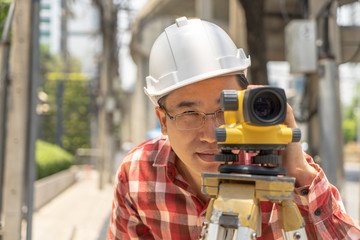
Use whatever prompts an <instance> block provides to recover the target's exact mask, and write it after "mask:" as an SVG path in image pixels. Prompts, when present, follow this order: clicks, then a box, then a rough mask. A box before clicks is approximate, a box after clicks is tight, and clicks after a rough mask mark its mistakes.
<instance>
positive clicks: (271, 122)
mask: <svg viewBox="0 0 360 240" xmlns="http://www.w3.org/2000/svg"><path fill="white" fill-rule="evenodd" d="M226 91H227V92H226ZM221 107H222V109H223V110H224V121H225V124H224V125H222V126H220V127H219V128H217V129H216V131H215V137H216V140H217V142H218V145H219V147H220V148H222V149H223V148H224V147H225V148H226V147H227V148H230V149H248V150H256V149H279V148H282V147H285V146H286V145H287V144H288V143H290V142H295V141H299V140H300V137H301V132H300V130H299V129H292V128H289V127H287V126H286V125H284V124H283V123H284V120H285V117H286V107H287V106H286V96H285V92H284V90H283V89H280V88H275V87H260V88H255V89H249V90H241V91H236V90H225V92H224V93H223V94H222V96H221ZM252 148H254V149H252Z"/></svg>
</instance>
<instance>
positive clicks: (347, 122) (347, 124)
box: [342, 86, 360, 143]
mask: <svg viewBox="0 0 360 240" xmlns="http://www.w3.org/2000/svg"><path fill="white" fill-rule="evenodd" d="M357 87H358V88H359V87H360V86H357ZM359 101H360V98H359V96H356V97H354V98H353V100H352V103H351V105H350V106H348V107H346V108H345V109H344V112H343V117H344V120H343V123H342V128H343V133H344V140H345V143H348V142H353V141H356V140H357V129H358V127H359V126H358V122H359V118H360V109H359Z"/></svg>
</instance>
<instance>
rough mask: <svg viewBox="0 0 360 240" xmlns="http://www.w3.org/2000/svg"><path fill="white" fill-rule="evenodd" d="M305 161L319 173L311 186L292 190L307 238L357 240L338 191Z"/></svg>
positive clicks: (357, 231) (359, 231)
mask: <svg viewBox="0 0 360 240" xmlns="http://www.w3.org/2000/svg"><path fill="white" fill-rule="evenodd" d="M306 159H307V161H308V163H309V164H310V165H311V166H312V167H314V168H315V169H316V171H317V172H318V173H317V176H316V177H315V179H314V180H313V182H312V183H311V184H310V185H308V186H304V187H300V188H295V190H294V202H295V203H296V204H297V205H298V208H299V210H300V212H301V214H302V216H303V218H304V220H305V223H306V225H305V229H306V232H307V235H308V238H309V239H360V228H359V226H358V225H357V224H356V223H355V222H354V221H353V219H352V218H351V217H350V216H349V215H347V214H346V212H345V208H344V205H343V202H342V200H341V196H340V194H339V191H338V190H337V189H336V187H335V186H333V185H331V184H330V183H329V181H328V180H327V178H326V175H325V173H324V171H323V170H322V169H321V168H320V167H319V165H317V164H315V163H314V162H313V160H312V158H311V157H310V156H306Z"/></svg>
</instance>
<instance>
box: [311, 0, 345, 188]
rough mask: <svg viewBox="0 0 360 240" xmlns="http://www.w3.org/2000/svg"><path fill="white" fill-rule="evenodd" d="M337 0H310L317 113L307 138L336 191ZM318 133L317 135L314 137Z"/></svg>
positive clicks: (339, 158) (339, 142)
mask: <svg viewBox="0 0 360 240" xmlns="http://www.w3.org/2000/svg"><path fill="white" fill-rule="evenodd" d="M337 4H338V3H337V2H336V1H327V0H310V1H309V17H310V19H313V20H315V21H316V23H317V34H318V40H319V41H318V43H320V44H319V48H318V49H319V52H318V57H319V62H318V72H317V73H316V74H311V75H310V79H312V80H311V81H312V82H311V84H312V85H313V86H314V88H316V89H317V90H318V91H316V92H314V93H315V94H316V96H313V99H314V100H315V101H314V102H312V104H313V109H316V110H317V111H316V114H315V115H317V116H316V117H315V118H314V119H313V122H310V128H309V129H311V131H309V139H312V138H313V139H315V140H316V141H317V142H314V143H310V144H309V145H310V146H311V145H312V144H314V145H315V146H316V147H318V149H315V150H317V151H316V154H319V157H320V165H321V167H322V168H323V169H324V171H325V173H326V176H327V177H328V179H329V181H330V182H331V183H332V184H334V185H335V186H336V187H337V188H338V189H339V191H340V192H341V190H342V182H343V179H344V166H343V149H342V148H343V135H342V128H341V107H340V106H341V104H340V92H339V91H340V90H339V78H338V67H337V63H339V62H340V58H341V54H340V39H339V37H340V34H339V26H338V25H337V22H336V11H337V7H338V6H337ZM314 135H317V136H314Z"/></svg>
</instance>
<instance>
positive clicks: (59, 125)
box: [56, 0, 70, 148]
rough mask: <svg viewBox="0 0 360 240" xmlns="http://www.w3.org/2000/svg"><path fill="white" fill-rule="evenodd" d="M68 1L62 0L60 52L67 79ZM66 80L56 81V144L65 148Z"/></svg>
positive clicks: (68, 68) (68, 69) (68, 62)
mask: <svg viewBox="0 0 360 240" xmlns="http://www.w3.org/2000/svg"><path fill="white" fill-rule="evenodd" d="M67 1H68V0H61V38H60V50H61V59H62V61H63V74H62V76H64V77H65V79H66V78H67V76H68V74H69V72H70V59H69V52H68V44H67V40H68V26H67V21H68V3H67ZM65 79H58V80H56V83H57V84H56V93H57V94H56V104H57V106H58V108H57V110H56V116H57V117H56V120H57V121H56V144H57V145H58V146H59V147H61V148H63V142H62V137H63V134H64V127H63V99H64V92H65Z"/></svg>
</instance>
